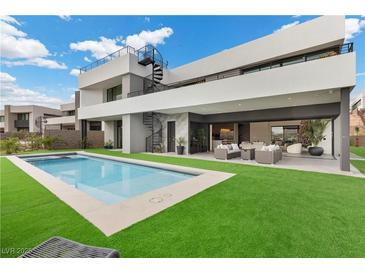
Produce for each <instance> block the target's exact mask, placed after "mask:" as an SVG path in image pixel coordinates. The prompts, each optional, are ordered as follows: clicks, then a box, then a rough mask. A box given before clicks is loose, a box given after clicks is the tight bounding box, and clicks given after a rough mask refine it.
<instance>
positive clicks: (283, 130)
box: [271, 126, 299, 145]
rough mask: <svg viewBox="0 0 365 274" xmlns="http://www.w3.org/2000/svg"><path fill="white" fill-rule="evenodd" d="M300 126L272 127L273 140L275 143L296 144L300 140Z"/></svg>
mask: <svg viewBox="0 0 365 274" xmlns="http://www.w3.org/2000/svg"><path fill="white" fill-rule="evenodd" d="M298 130H299V126H274V127H271V142H272V143H273V144H279V145H280V144H284V143H287V144H294V143H297V142H298Z"/></svg>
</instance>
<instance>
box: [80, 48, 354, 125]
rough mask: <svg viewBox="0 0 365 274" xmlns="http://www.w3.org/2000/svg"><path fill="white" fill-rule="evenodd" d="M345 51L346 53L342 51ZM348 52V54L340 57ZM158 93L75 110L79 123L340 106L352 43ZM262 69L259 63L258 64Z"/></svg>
mask: <svg viewBox="0 0 365 274" xmlns="http://www.w3.org/2000/svg"><path fill="white" fill-rule="evenodd" d="M343 48H345V50H343ZM335 52H336V51H335ZM345 52H347V53H345ZM308 57H309V56H307V58H305V56H304V57H303V58H304V60H305V59H307V60H306V61H303V62H294V63H292V64H290V63H289V62H288V64H287V65H284V64H283V65H282V66H275V64H271V65H270V68H267V69H265V67H262V68H261V67H260V68H258V69H256V70H253V71H251V72H250V73H248V72H246V73H245V72H244V73H241V74H238V75H236V76H232V77H225V78H222V79H220V80H216V81H206V82H202V83H200V84H195V85H188V86H184V87H177V88H171V89H169V90H165V91H162V92H156V93H150V94H145V95H143V96H138V97H130V98H126V99H123V100H118V101H113V102H108V103H102V104H95V105H90V106H86V107H82V108H80V109H79V112H78V114H79V115H78V117H79V119H98V118H99V119H116V118H118V117H119V118H120V116H121V115H123V114H130V113H141V112H147V111H156V112H162V113H180V112H195V113H202V114H208V113H210V112H213V113H223V112H232V111H234V110H236V109H238V110H236V111H244V110H245V111H247V110H254V109H260V108H266V109H267V108H271V107H285V106H295V105H306V104H321V103H332V102H339V101H340V96H339V89H340V88H341V87H351V86H354V85H355V74H356V73H355V67H356V66H355V60H356V59H355V53H354V52H352V44H348V45H347V46H344V47H341V48H338V51H337V52H336V54H331V55H329V54H328V55H326V56H321V55H320V56H319V58H315V59H313V60H310V58H308ZM263 65H264V64H263Z"/></svg>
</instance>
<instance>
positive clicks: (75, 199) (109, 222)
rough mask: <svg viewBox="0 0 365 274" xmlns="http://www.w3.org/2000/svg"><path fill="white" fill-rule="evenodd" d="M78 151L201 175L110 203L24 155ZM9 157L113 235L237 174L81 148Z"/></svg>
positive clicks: (106, 232)
mask: <svg viewBox="0 0 365 274" xmlns="http://www.w3.org/2000/svg"><path fill="white" fill-rule="evenodd" d="M74 153H77V154H80V155H85V156H92V157H97V158H101V159H109V160H115V161H120V162H125V163H131V164H137V165H144V166H149V167H155V168H162V169H167V170H171V171H176V172H184V173H190V174H194V175H197V176H194V177H193V178H190V179H188V180H184V181H181V182H178V183H174V184H172V185H168V186H165V187H162V188H159V189H155V190H152V191H149V192H146V193H144V194H141V195H138V196H136V197H132V198H129V199H127V200H124V201H122V202H119V203H116V204H113V205H107V204H104V203H103V202H101V201H99V200H97V199H95V198H94V197H92V196H90V195H88V194H86V193H84V192H82V191H80V190H78V189H76V188H74V187H73V186H71V185H69V184H67V183H65V182H63V181H61V180H60V179H58V178H56V177H54V176H52V175H50V174H49V173H47V172H45V171H43V170H41V169H39V168H37V167H35V166H33V165H32V164H30V163H28V162H26V161H24V160H23V159H22V158H26V157H33V156H36V155H37V156H48V155H64V154H74ZM7 158H8V159H9V160H10V161H11V162H12V163H13V164H15V165H16V166H17V167H19V168H20V169H22V170H23V171H24V172H26V173H27V174H28V175H30V176H31V177H33V178H34V179H35V180H36V181H38V182H39V183H40V184H41V185H43V186H44V187H45V188H47V189H48V190H49V191H51V192H52V193H53V194H55V195H56V196H57V197H58V198H59V199H60V200H62V201H63V202H65V203H66V204H67V205H69V206H70V207H72V208H73V209H74V210H76V211H77V212H78V213H79V214H80V215H82V216H83V217H84V218H85V219H87V220H88V221H89V222H91V223H92V224H94V225H95V226H96V227H97V228H98V229H100V230H101V231H102V232H103V233H104V234H105V235H106V236H110V235H112V234H114V233H116V232H118V231H120V230H122V229H125V228H127V227H129V226H131V225H133V224H135V223H137V222H139V221H142V220H144V219H146V218H148V217H151V216H153V215H154V214H157V213H159V212H161V211H163V210H165V209H166V208H169V207H171V206H173V205H175V204H177V203H179V202H181V201H183V200H185V199H187V198H189V197H192V196H193V195H195V194H197V193H199V192H201V191H203V190H205V189H207V188H209V187H211V186H214V185H216V184H218V183H220V182H223V181H225V180H227V179H228V178H230V177H232V176H234V175H235V174H232V173H225V172H218V171H211V170H204V169H197V168H190V167H182V166H175V165H170V164H162V163H155V162H148V161H142V160H135V159H127V158H121V157H114V156H108V155H101V154H94V153H88V152H81V151H76V152H69V153H42V154H27V155H22V156H7Z"/></svg>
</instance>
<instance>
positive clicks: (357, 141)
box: [355, 127, 360, 147]
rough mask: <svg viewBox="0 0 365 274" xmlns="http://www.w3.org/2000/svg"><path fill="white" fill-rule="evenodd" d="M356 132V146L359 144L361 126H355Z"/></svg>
mask: <svg viewBox="0 0 365 274" xmlns="http://www.w3.org/2000/svg"><path fill="white" fill-rule="evenodd" d="M355 134H356V138H355V140H356V142H355V146H357V147H358V146H359V134H360V128H359V127H355Z"/></svg>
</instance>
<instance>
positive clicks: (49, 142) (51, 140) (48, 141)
mask: <svg viewBox="0 0 365 274" xmlns="http://www.w3.org/2000/svg"><path fill="white" fill-rule="evenodd" d="M58 140H59V139H58V138H57V137H55V136H45V137H43V139H42V144H43V146H44V148H45V149H52V148H53V147H54V144H55V143H56V142H57V141H58Z"/></svg>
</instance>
